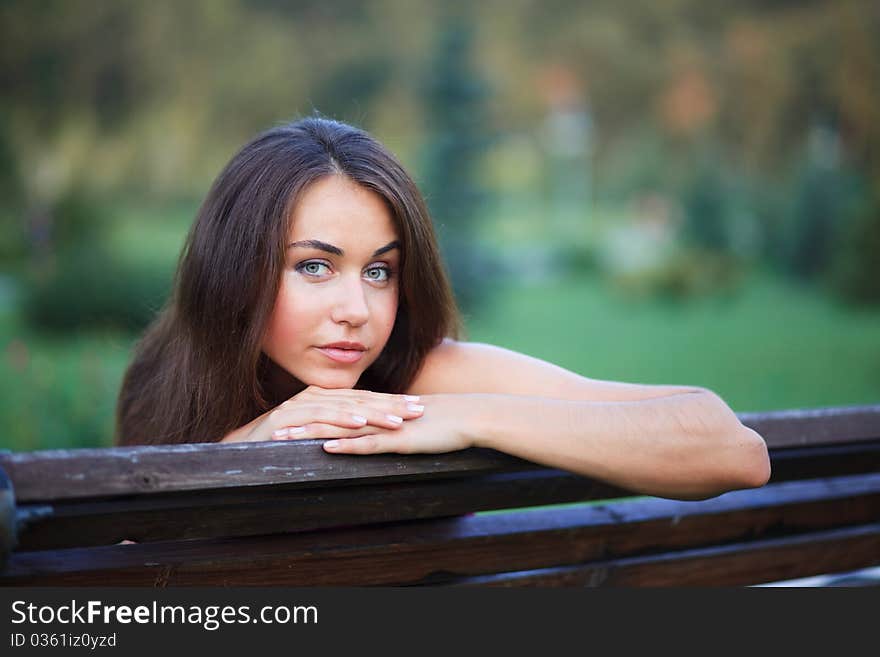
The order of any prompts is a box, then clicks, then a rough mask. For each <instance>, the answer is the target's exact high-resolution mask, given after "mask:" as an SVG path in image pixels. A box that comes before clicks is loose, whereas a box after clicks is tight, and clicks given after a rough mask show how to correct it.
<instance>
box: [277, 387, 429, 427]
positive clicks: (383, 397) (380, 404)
mask: <svg viewBox="0 0 880 657" xmlns="http://www.w3.org/2000/svg"><path fill="white" fill-rule="evenodd" d="M306 399H308V400H310V401H315V402H320V401H323V400H339V401H344V402H347V403H351V404H356V405H358V406H366V407H369V408H374V409H376V410H379V411H382V412H384V413H385V414H387V415H392V416H396V417H400V418H403V419H405V420H406V419H410V418H414V417H419V416H420V415H421V414H422V412H423V411H424V405H422V404H421V403H419V396H418V395H397V394H389V393H384V392H372V391H370V390H352V389H350V388H318V387H315V386H310V387H309V388H306V390H304V391H303V392H301V393H300V394H299V395H297V396H296V397H294V398H293V399H291V400H289V402H285V403H293V402H294V400H302V401H304V400H306Z"/></svg>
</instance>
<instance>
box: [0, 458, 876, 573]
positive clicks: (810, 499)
mask: <svg viewBox="0 0 880 657" xmlns="http://www.w3.org/2000/svg"><path fill="white" fill-rule="evenodd" d="M878 517H880V474H869V475H858V476H852V477H837V478H833V479H829V480H823V481H804V482H789V483H784V484H775V485H770V486H767V487H764V488H762V489H756V490H747V491H735V492H732V493H727V494H725V495H722V496H720V497H717V498H714V499H711V500H704V501H701V502H681V501H675V500H663V499H659V498H640V499H631V500H626V501H620V502H615V503H610V504H604V505H593V506H587V505H579V506H577V507H569V508H561V509H543V510H528V511H519V512H510V513H506V514H490V515H477V516H468V517H461V518H451V519H442V520H430V521H414V522H411V523H396V524H394V525H389V526H375V527H361V528H358V529H350V530H337V531H325V532H311V533H304V534H289V535H284V536H272V537H254V538H241V539H227V540H209V541H183V542H168V543H153V544H142V545H121V546H107V547H98V548H91V549H82V548H74V549H67V550H57V551H46V552H22V553H16V554H15V555H13V558H12V561H11V562H10V565H9V568H8V570H7V572H6V573H5V575H4V576H3V577H2V578H0V584H4V585H85V584H90V585H135V586H153V585H159V586H169V585H193V586H196V585H227V586H229V585H245V586H247V585H288V586H300V585H303V586H311V585H323V586H345V585H389V584H425V583H440V582H443V581H450V580H456V581H457V580H458V579H459V578H462V577H470V576H475V575H482V574H487V573H497V572H499V571H504V572H506V571H516V570H531V569H537V568H551V567H552V568H556V567H560V566H569V565H575V564H577V565H578V567H581V566H582V565H583V564H588V565H589V563H590V562H593V561H597V560H603V561H604V560H606V559H621V558H629V557H635V556H639V557H642V556H645V555H646V554H667V553H670V552H680V551H682V550H688V549H693V548H695V547H705V546H710V545H711V546H717V545H723V544H726V543H731V542H733V543H737V545H738V542H740V541H753V540H755V539H765V538H767V539H769V538H775V537H779V536H784V535H791V534H794V535H799V534H803V533H804V532H815V531H818V530H825V529H828V528H837V527H844V526H846V525H854V524H862V523H869V522H872V521H875V520H876V519H877V518H878ZM825 545H826V547H827V548H828V549H831V547H833V542H829V541H826V543H825ZM738 549H739V548H738ZM859 549H860V550H861V549H862V548H859ZM874 556H875V558H876V559H877V560H878V561H880V551H878V552H877V553H876V554H875V555H874ZM818 563H824V562H818ZM836 563H847V564H848V563H849V562H848V561H846V560H845V559H844V560H843V561H840V560H838V561H837V562H836ZM585 567H586V566H585ZM755 567H757V566H755ZM846 567H847V566H842V567H841V569H845V568H846ZM853 567H861V566H853ZM566 572H567V571H566ZM794 576H797V575H794ZM645 577H646V579H645V580H644V581H651V580H650V578H649V576H648V575H645ZM651 577H655V575H651ZM551 581H552V580H551ZM565 581H569V580H563V582H565ZM639 581H640V580H638V579H637V578H634V579H630V580H628V582H629V583H628V584H627V585H637V584H638V583H639Z"/></svg>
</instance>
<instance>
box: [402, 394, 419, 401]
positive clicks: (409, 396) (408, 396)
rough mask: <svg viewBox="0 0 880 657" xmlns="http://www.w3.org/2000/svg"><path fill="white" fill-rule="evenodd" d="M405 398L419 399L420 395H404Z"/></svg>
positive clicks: (410, 399) (407, 399) (409, 399)
mask: <svg viewBox="0 0 880 657" xmlns="http://www.w3.org/2000/svg"><path fill="white" fill-rule="evenodd" d="M403 398H404V399H405V400H406V401H419V396H418V395H404V396H403Z"/></svg>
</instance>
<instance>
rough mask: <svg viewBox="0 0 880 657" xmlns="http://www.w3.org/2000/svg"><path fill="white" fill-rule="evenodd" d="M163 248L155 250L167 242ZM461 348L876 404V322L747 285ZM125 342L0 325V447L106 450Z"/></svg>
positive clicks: (556, 293) (574, 299)
mask: <svg viewBox="0 0 880 657" xmlns="http://www.w3.org/2000/svg"><path fill="white" fill-rule="evenodd" d="M171 241H172V240H169V242H171ZM467 326H468V333H469V336H468V337H469V338H470V339H472V340H477V341H482V342H491V343H494V344H499V345H502V346H505V347H509V348H511V349H516V350H519V351H523V352H525V353H528V354H531V355H533V356H537V357H539V358H544V359H547V360H550V361H553V362H556V363H558V364H560V365H563V366H565V367H568V368H570V369H572V370H574V371H576V372H579V373H581V374H583V375H585V376H589V377H594V378H602V379H613V380H619V381H630V382H638V383H675V384H690V385H701V386H706V387H709V388H711V389H713V390H715V391H716V392H718V393H719V394H720V395H721V396H722V397H724V398H725V399H726V400H727V401H728V403H729V404H730V405H731V406H732V407H733V408H734V410H736V411H761V410H773V409H782V408H808V407H817V406H830V405H849V404H868V403H880V310H875V311H871V312H855V311H852V310H846V309H842V308H838V307H837V306H835V305H833V304H832V303H830V302H829V301H827V300H825V299H824V298H822V297H820V296H818V295H816V294H815V293H814V292H811V291H809V290H801V289H799V288H796V287H792V286H791V285H790V284H788V283H784V282H781V281H779V280H777V279H774V278H772V277H769V276H767V275H755V276H754V277H753V278H752V279H751V281H750V283H749V285H748V286H747V287H746V288H745V289H744V290H743V292H742V294H741V295H740V296H738V297H736V298H733V299H731V300H730V301H726V302H725V301H717V300H716V301H712V300H704V301H700V302H694V303H692V304H687V305H683V306H672V305H666V304H663V303H661V302H656V301H638V302H637V301H627V300H625V299H623V298H620V297H618V296H616V295H615V294H614V293H612V292H610V291H608V290H607V289H606V288H605V287H604V286H603V285H602V284H601V283H599V282H598V281H596V280H594V279H591V278H573V279H570V280H566V281H564V282H559V283H553V284H544V285H540V286H538V285H533V286H527V287H523V286H518V287H516V288H510V289H506V290H502V291H500V292H498V293H497V295H496V296H495V298H494V301H493V302H492V303H491V305H489V306H487V307H486V308H485V310H484V312H483V313H482V315H481V316H479V317H474V318H471V319H469V320H468V322H467ZM133 341H134V337H133V336H130V335H125V334H112V333H102V334H79V335H71V336H66V337H64V338H59V337H50V336H45V335H34V334H32V333H29V332H27V331H26V330H25V329H24V328H23V327H22V326H21V325H20V322H19V320H18V318H17V316H16V315H15V314H14V313H13V312H12V311H11V310H10V309H7V310H6V311H5V312H4V313H0V344H2V346H3V354H2V362H0V422H2V426H3V427H4V429H3V434H2V438H0V446H2V447H5V448H10V449H14V450H30V449H42V448H55V447H67V446H77V447H85V446H100V445H109V444H110V436H111V434H112V425H113V417H112V416H113V405H114V403H115V397H116V391H117V389H118V386H119V382H120V380H121V377H122V373H123V370H124V368H125V364H126V362H127V360H128V357H129V354H130V349H131V346H132V344H133Z"/></svg>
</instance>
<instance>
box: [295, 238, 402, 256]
mask: <svg viewBox="0 0 880 657" xmlns="http://www.w3.org/2000/svg"><path fill="white" fill-rule="evenodd" d="M292 246H302V247H305V248H307V249H318V250H319V251H326V252H327V253H332V254H333V255H338V256H344V255H345V251H343V250H342V249H340V248H339V247H338V246H333V245H332V244H327V242H322V241H321V240H300V241H299V242H293V243H291V244H288V245H287V248H288V249H289V248H290V247H292ZM399 247H400V242H399V241H398V240H394V241H393V242H388V244H386V245H385V246H383V247H381V248H379V249H376V250H375V251H374V252H373V257H374V258H375V257H376V256H380V255H382V254H383V253H387V252H388V251H391V250H392V249H397V248H399Z"/></svg>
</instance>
